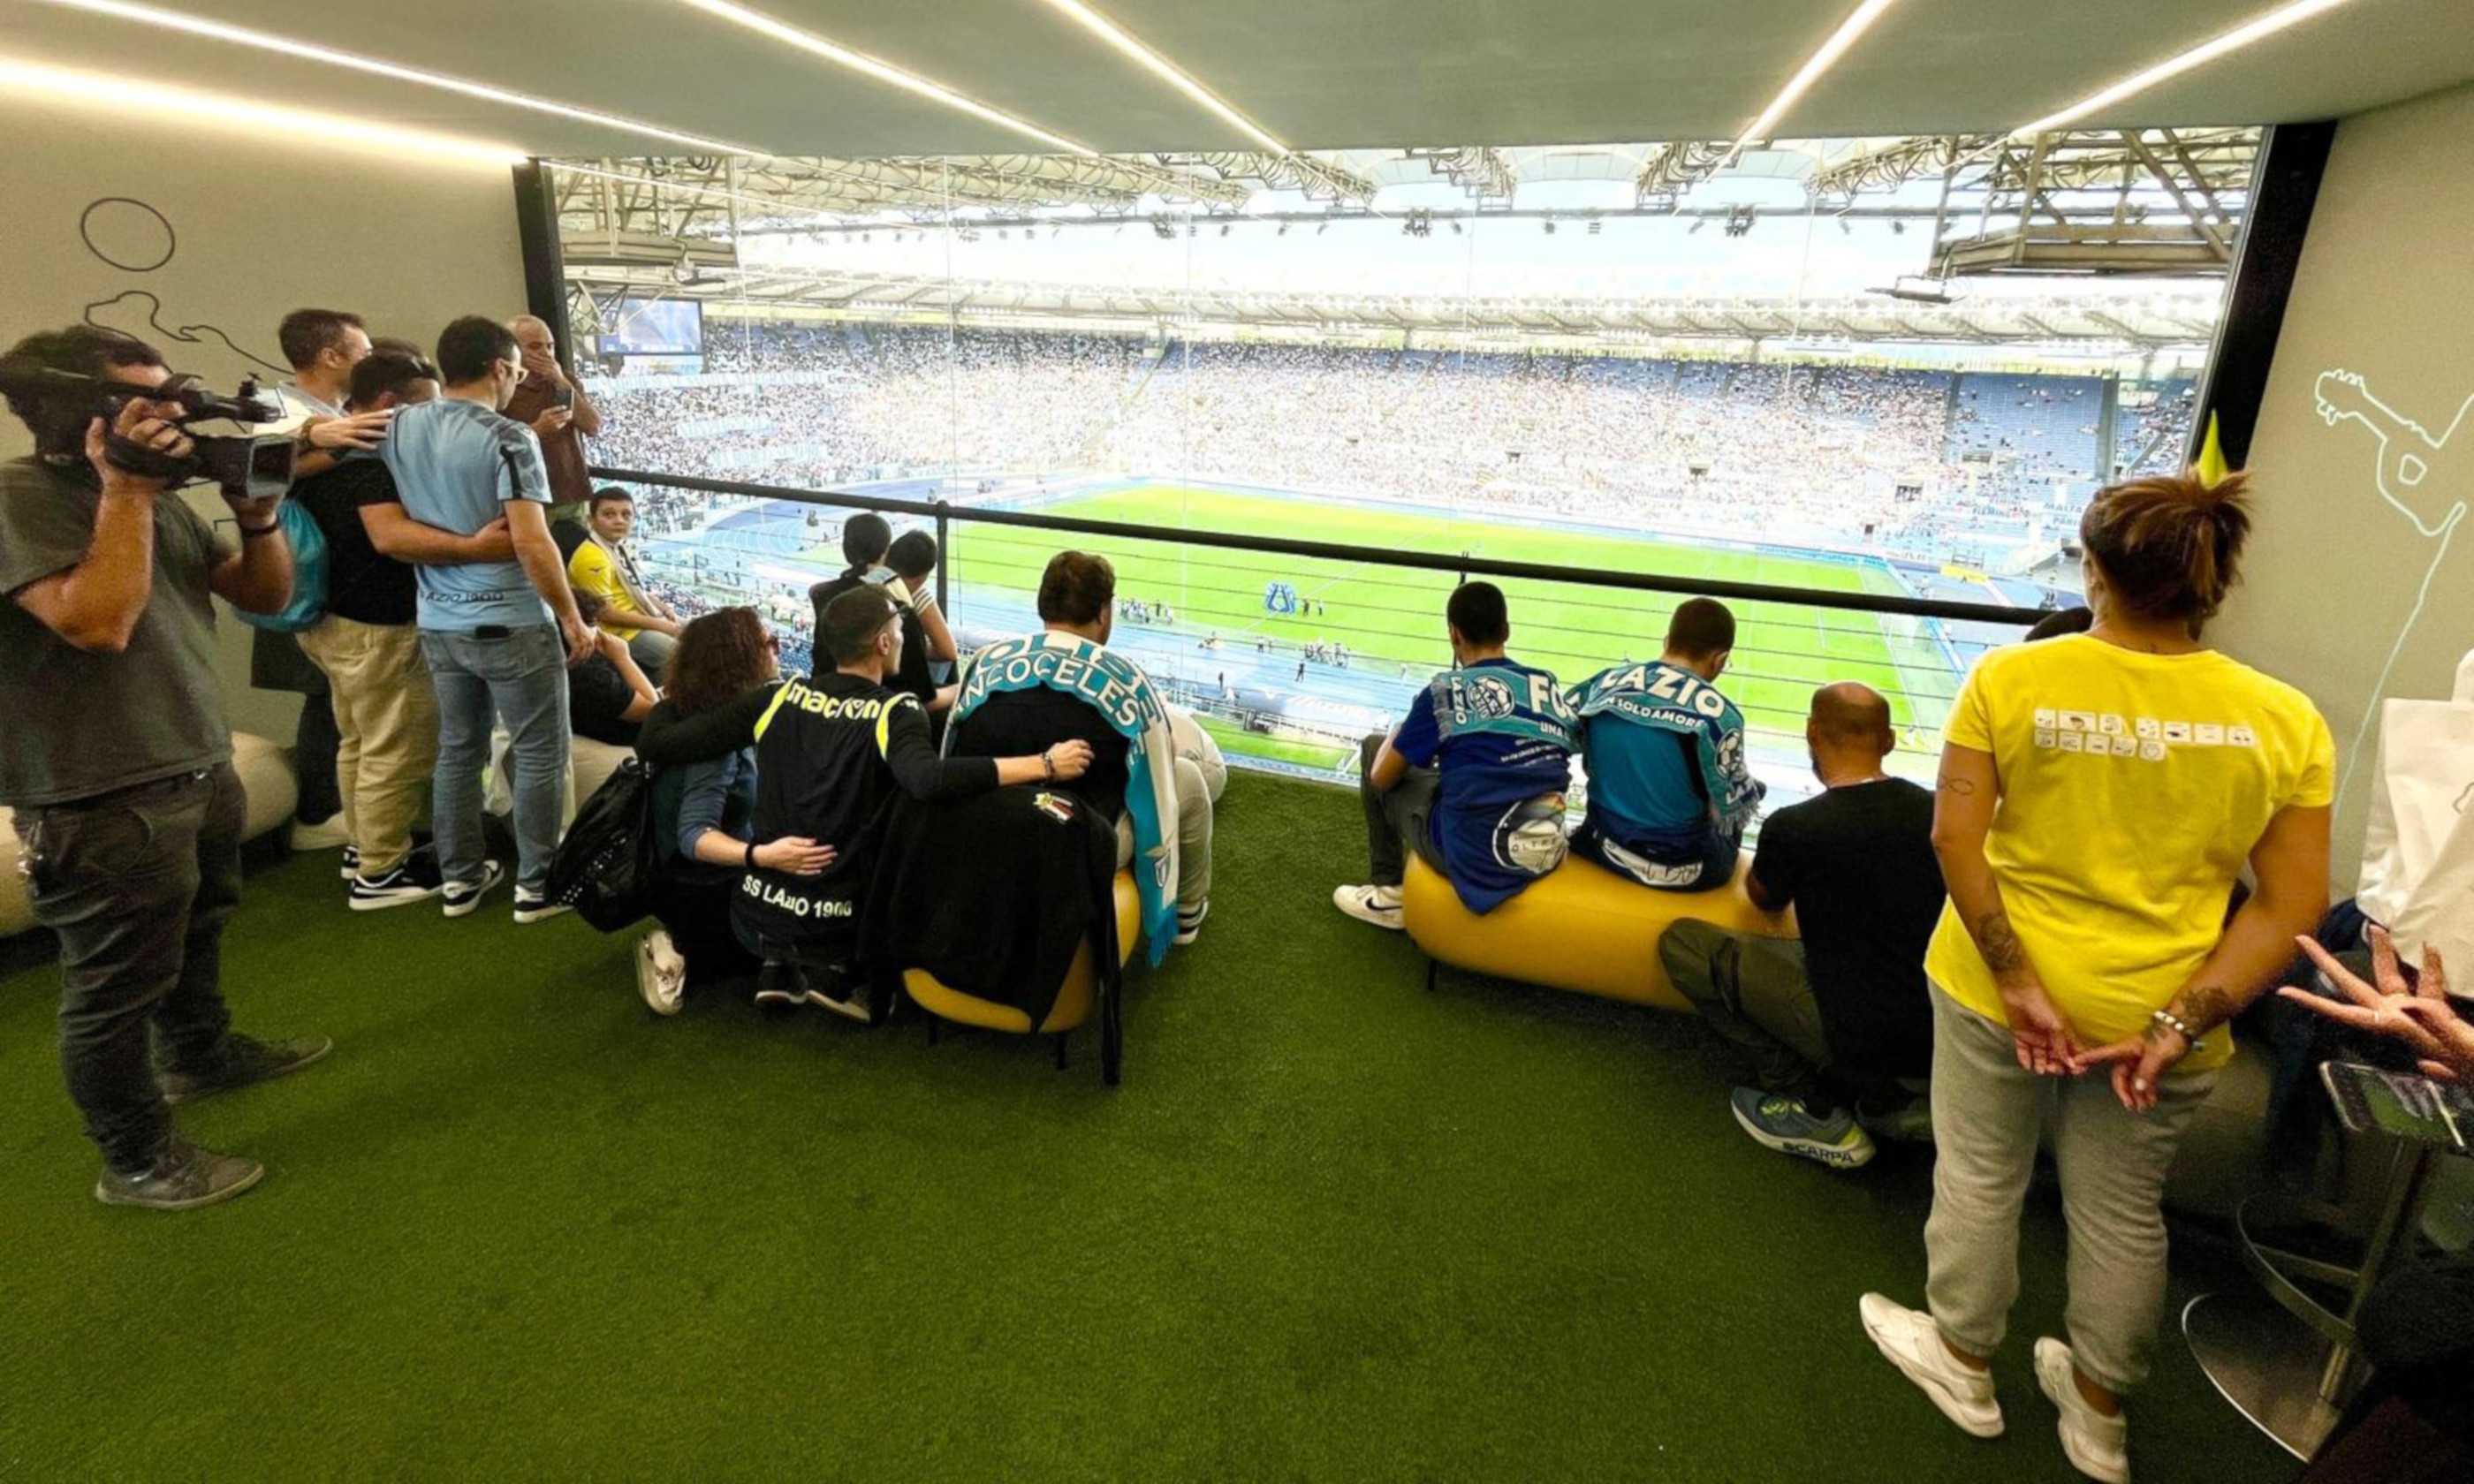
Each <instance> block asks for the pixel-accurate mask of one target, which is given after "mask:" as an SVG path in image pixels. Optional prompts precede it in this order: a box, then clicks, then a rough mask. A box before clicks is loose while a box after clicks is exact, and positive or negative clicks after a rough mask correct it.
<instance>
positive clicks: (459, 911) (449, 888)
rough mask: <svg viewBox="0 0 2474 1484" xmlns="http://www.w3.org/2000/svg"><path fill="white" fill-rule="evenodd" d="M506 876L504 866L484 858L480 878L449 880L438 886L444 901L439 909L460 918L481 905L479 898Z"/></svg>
mask: <svg viewBox="0 0 2474 1484" xmlns="http://www.w3.org/2000/svg"><path fill="white" fill-rule="evenodd" d="M506 878H507V868H506V867H504V866H501V865H499V864H498V863H497V861H494V860H485V861H483V862H482V863H481V879H480V880H478V881H449V882H448V883H447V884H446V885H445V886H443V887H441V888H439V892H438V895H439V897H440V898H441V899H442V900H443V901H444V902H445V906H444V907H443V908H442V909H441V910H443V911H444V912H446V914H447V915H448V916H449V917H451V918H460V917H462V916H463V915H464V914H466V913H468V912H470V911H472V910H473V908H475V907H477V906H479V905H481V898H484V897H487V896H489V895H490V893H491V891H492V890H494V889H495V888H496V887H497V884H498V883H499V882H501V881H503V880H505V879H506Z"/></svg>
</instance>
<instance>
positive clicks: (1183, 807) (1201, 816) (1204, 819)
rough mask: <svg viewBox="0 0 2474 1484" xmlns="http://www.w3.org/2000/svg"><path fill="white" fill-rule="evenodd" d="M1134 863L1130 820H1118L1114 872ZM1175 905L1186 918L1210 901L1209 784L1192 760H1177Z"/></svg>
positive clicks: (1121, 818) (1189, 758)
mask: <svg viewBox="0 0 2474 1484" xmlns="http://www.w3.org/2000/svg"><path fill="white" fill-rule="evenodd" d="M1133 862H1134V824H1133V820H1132V818H1131V816H1128V815H1124V814H1120V815H1118V816H1117V869H1118V870H1120V871H1123V870H1124V869H1125V868H1126V867H1128V866H1130V865H1132V864H1133ZM1176 869H1177V877H1176V904H1177V907H1178V909H1179V910H1180V911H1182V912H1184V913H1185V915H1186V916H1188V917H1192V916H1193V915H1194V914H1196V913H1198V912H1201V910H1202V908H1203V905H1204V903H1206V902H1208V901H1210V900H1211V784H1210V779H1209V778H1207V777H1206V776H1205V775H1204V773H1203V771H1202V769H1201V766H1200V765H1199V764H1197V763H1196V762H1195V761H1194V759H1193V758H1191V757H1180V758H1178V759H1177V760H1176Z"/></svg>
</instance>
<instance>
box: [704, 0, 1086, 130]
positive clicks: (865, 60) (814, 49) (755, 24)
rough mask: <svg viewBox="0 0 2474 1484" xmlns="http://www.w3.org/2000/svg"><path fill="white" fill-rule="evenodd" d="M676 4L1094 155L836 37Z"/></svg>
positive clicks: (716, 5)
mask: <svg viewBox="0 0 2474 1484" xmlns="http://www.w3.org/2000/svg"><path fill="white" fill-rule="evenodd" d="M679 3H680V4H682V5H685V6H688V7H690V8H691V9H693V10H698V11H702V12H705V13H706V14H708V15H711V16H714V17H716V18H717V19H720V20H726V21H729V22H730V23H731V24H733V25H735V26H744V27H746V28H747V29H748V30H750V31H753V32H755V33H757V34H758V35H760V36H770V37H772V38H773V39H774V40H776V41H779V42H781V43H782V44H783V45H785V46H789V47H795V48H797V49H798V50H800V51H803V52H807V53H809V54H810V55H812V56H816V57H821V58H823V59H825V60H827V61H830V62H833V63H835V64H837V65H838V66H843V67H848V68H850V69H851V70H852V71H854V72H859V73H863V74H865V75H866V76H868V77H872V78H874V79H876V80H877V81H878V82H880V83H886V84H891V85H893V86H895V87H899V88H901V89H903V90H904V91H905V92H910V93H916V94H918V95H919V96H920V97H922V98H927V99H931V100H933V101H934V102H936V103H941V104H943V105H944V106H945V107H947V108H954V109H958V110H959V111H961V112H964V113H967V114H970V115H971V116H972V117H973V118H977V119H982V120H984V121H986V122H987V123H991V124H996V125H1000V126H1002V127H1004V128H1007V129H1010V130H1012V131H1014V132H1016V133H1021V134H1027V135H1029V136H1030V137H1031V138H1033V139H1036V140H1038V141H1039V142H1040V143H1042V144H1045V145H1047V146H1049V147H1050V148H1052V149H1056V150H1062V151H1064V152H1065V153H1067V154H1069V155H1097V154H1098V153H1099V151H1097V150H1094V149H1092V148H1090V147H1089V146H1087V145H1081V144H1077V143H1075V142H1074V141H1073V140H1071V139H1068V138H1065V137H1063V136H1062V135H1059V134H1053V133H1050V132H1048V131H1047V130H1045V129H1041V128H1040V127H1038V126H1037V125H1035V124H1031V123H1026V122H1025V121H1023V120H1021V119H1018V118H1016V117H1014V116H1013V115H1012V114H1010V113H1007V112H1005V111H1004V110H1002V109H999V108H990V107H988V106H987V105H986V104H984V103H982V102H980V101H979V100H977V99H975V98H968V97H965V96H963V95H962V94H960V93H958V92H956V91H954V90H953V89H952V88H950V87H947V86H945V85H944V84H941V83H933V82H930V81H929V80H928V79H926V78H923V77H920V76H918V75H916V74H915V73H910V72H905V71H903V70H902V69H901V68H900V67H897V66H895V65H893V64H892V63H891V62H888V61H882V60H878V59H876V58H874V57H870V56H868V55H867V54H866V53H865V52H856V51H853V50H851V49H850V48H849V47H847V46H843V45H842V44H840V43H839V42H837V41H831V40H828V39H826V38H825V37H823V36H816V35H814V34H813V33H810V32H806V31H801V30H800V29H799V28H798V27H796V26H790V25H786V24H784V23H783V22H781V21H778V20H775V19H774V18H773V17H772V16H770V15H765V14H764V13H762V12H756V11H751V10H749V9H748V8H747V7H745V6H743V5H734V4H732V3H731V0H679Z"/></svg>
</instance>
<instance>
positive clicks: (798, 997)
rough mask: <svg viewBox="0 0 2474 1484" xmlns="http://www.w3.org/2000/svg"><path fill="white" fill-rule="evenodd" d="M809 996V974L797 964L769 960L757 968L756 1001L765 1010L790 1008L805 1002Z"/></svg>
mask: <svg viewBox="0 0 2474 1484" xmlns="http://www.w3.org/2000/svg"><path fill="white" fill-rule="evenodd" d="M807 998H808V979H807V975H805V974H802V973H801V972H799V966H798V965H796V964H776V963H773V962H771V961H769V960H768V961H767V962H766V963H765V964H764V967H763V968H761V969H757V970H756V1003H757V1004H758V1006H760V1007H761V1008H763V1009H765V1010H788V1009H789V1008H790V1007H791V1006H793V1005H799V1004H805V1003H806V1002H807Z"/></svg>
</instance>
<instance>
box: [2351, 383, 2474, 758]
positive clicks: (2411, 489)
mask: <svg viewBox="0 0 2474 1484" xmlns="http://www.w3.org/2000/svg"><path fill="white" fill-rule="evenodd" d="M2312 402H2313V405H2314V408H2315V410H2316V412H2317V413H2318V414H2319V420H2320V421H2322V422H2324V423H2326V424H2327V425H2328V426H2330V427H2332V428H2333V427H2335V426H2337V425H2338V424H2339V423H2341V422H2358V423H2360V424H2362V425H2363V426H2364V427H2365V428H2367V429H2369V430H2370V434H2371V436H2372V437H2373V438H2374V439H2377V440H2378V441H2379V448H2378V450H2377V453H2376V456H2375V457H2376V460H2377V463H2376V465H2375V467H2374V470H2373V473H2372V484H2373V487H2374V488H2375V489H2377V490H2378V491H2379V495H2380V498H2381V499H2383V500H2385V501H2387V502H2388V504H2389V507H2390V508H2391V509H2393V510H2395V511H2396V512H2397V514H2399V515H2403V516H2405V518H2406V519H2407V520H2409V521H2411V522H2412V523H2413V529H2414V531H2415V533H2416V534H2417V535H2419V536H2421V537H2423V538H2424V539H2428V540H2430V541H2431V542H2432V543H2433V551H2432V554H2431V565H2430V567H2429V568H2428V569H2426V570H2425V571H2424V572H2423V574H2422V583H2421V586H2418V587H2416V588H2415V589H2414V594H2413V610H2411V611H2409V612H2408V613H2407V614H2406V619H2405V624H2404V626H2403V627H2401V628H2400V629H2398V630H2397V636H2396V642H2395V643H2394V644H2391V645H2390V646H2389V658H2388V659H2387V661H2386V662H2385V663H2383V664H2382V665H2381V666H2380V674H2379V679H2378V680H2376V681H2374V682H2372V683H2371V693H2370V696H2369V698H2368V699H2367V700H2365V702H2364V703H2363V721H2362V725H2361V726H2359V727H2357V728H2355V729H2354V744H2353V746H2352V747H2351V748H2349V749H2347V750H2346V754H2345V771H2344V776H2343V777H2342V778H2341V779H2340V780H2339V782H2338V784H2337V796H2338V797H2339V798H2340V799H2342V798H2343V797H2344V795H2345V791H2346V790H2347V789H2348V788H2350V787H2351V786H2352V784H2353V781H2354V769H2355V767H2356V765H2357V764H2359V763H2360V762H2361V761H2362V757H2363V743H2364V741H2365V739H2366V738H2367V737H2368V736H2369V735H2370V731H2371V722H2372V721H2373V719H2374V718H2376V717H2377V716H2378V715H2379V714H2380V702H2381V701H2382V700H2383V699H2385V698H2386V696H2387V695H2388V689H2389V675H2391V674H2392V673H2394V672H2395V670H2396V662H2397V657H2398V656H2399V655H2402V654H2404V653H2405V644H2406V640H2407V639H2408V638H2410V637H2412V636H2413V630H2414V626H2415V625H2416V624H2418V623H2420V622H2421V621H2422V610H2423V608H2424V606H2425V605H2426V604H2427V603H2429V602H2430V600H2431V585H2432V583H2433V581H2434V580H2436V579H2437V578H2438V576H2439V569H2440V567H2441V565H2443V564H2444V563H2445V562H2447V561H2448V547H2449V543H2450V542H2451V541H2452V540H2454V539H2456V536H2457V528H2458V526H2459V525H2460V524H2462V522H2463V521H2464V519H2465V509H2466V501H2465V499H2464V498H2463V497H2462V494H2456V493H2453V491H2462V489H2463V486H2464V480H2463V476H2462V473H2461V474H2460V475H2459V477H2458V478H2457V479H2455V480H2453V481H2452V480H2448V479H2444V478H2441V479H2435V478H2434V477H2433V476H2434V475H2435V474H2436V473H2438V470H2439V464H2438V461H2439V457H2440V455H2441V454H2442V453H2444V452H2445V451H2446V449H2447V447H2448V443H2449V440H2450V439H2452V438H2454V437H2455V436H2456V434H2457V430H2458V429H2459V428H2461V427H2462V426H2464V425H2465V420H2466V419H2467V417H2468V416H2469V415H2474V394H2469V395H2467V396H2466V398H2465V400H2464V401H2463V402H2462V404H2460V405H2459V407H2458V409H2457V416H2456V417H2455V418H2453V419H2450V420H2449V424H2448V426H2447V428H2446V429H2444V430H2443V431H2442V432H2441V433H2440V434H2439V436H2438V437H2437V438H2434V437H2433V436H2432V435H2431V431H2430V429H2428V428H2426V427H2424V426H2423V425H2422V424H2421V423H2419V422H2416V421H2414V420H2413V419H2412V418H2409V417H2407V416H2406V415H2405V414H2403V413H2401V412H2398V411H2397V410H2396V409H2395V408H2393V407H2390V406H2389V404H2388V403H2386V402H2384V401H2381V400H2380V399H2379V398H2378V397H2376V396H2374V395H2371V389H2370V386H2369V384H2368V383H2367V382H2366V381H2365V379H2364V378H2363V376H2362V373H2361V372H2359V371H2321V372H2320V373H2319V379H2318V380H2317V381H2316V383H2314V385H2313V387H2312ZM2463 467H2464V466H2463V464H2462V462H2461V463H2460V465H2459V468H2460V469H2461V470H2462V468H2463Z"/></svg>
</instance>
